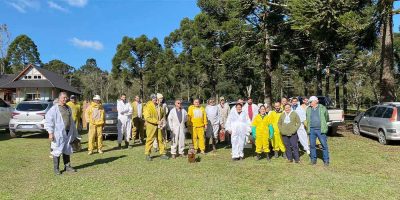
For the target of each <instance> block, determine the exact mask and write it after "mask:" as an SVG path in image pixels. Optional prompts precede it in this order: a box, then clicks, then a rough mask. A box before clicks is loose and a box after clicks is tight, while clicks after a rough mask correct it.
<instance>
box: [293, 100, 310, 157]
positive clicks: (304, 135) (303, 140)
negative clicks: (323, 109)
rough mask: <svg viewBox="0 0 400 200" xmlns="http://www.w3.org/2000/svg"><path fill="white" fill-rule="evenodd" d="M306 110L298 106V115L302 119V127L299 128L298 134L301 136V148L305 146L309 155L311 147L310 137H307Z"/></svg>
mask: <svg viewBox="0 0 400 200" xmlns="http://www.w3.org/2000/svg"><path fill="white" fill-rule="evenodd" d="M306 110H307V107H306V109H303V108H302V107H301V106H298V107H297V109H296V113H297V114H298V115H299V117H300V122H301V125H300V127H299V129H298V130H297V134H298V136H299V141H300V144H301V146H303V148H304V150H305V151H306V152H307V154H310V146H309V144H308V135H307V131H306V128H305V127H304V121H306V118H307V117H306Z"/></svg>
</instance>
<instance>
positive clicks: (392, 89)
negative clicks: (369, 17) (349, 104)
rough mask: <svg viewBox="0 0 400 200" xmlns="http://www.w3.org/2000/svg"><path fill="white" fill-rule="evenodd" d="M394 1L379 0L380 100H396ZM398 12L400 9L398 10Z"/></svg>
mask: <svg viewBox="0 0 400 200" xmlns="http://www.w3.org/2000/svg"><path fill="white" fill-rule="evenodd" d="M393 3H394V0H380V1H378V9H379V10H378V11H379V15H380V26H381V28H380V37H381V45H382V48H381V69H380V89H381V92H380V101H381V102H385V101H386V102H390V101H395V100H396V84H395V83H396V82H395V78H394V71H393V68H394V55H393ZM397 12H398V11H397Z"/></svg>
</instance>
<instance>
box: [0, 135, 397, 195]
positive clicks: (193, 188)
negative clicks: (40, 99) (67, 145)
mask: <svg viewBox="0 0 400 200" xmlns="http://www.w3.org/2000/svg"><path fill="white" fill-rule="evenodd" d="M339 134H340V137H329V139H328V140H329V141H328V143H329V145H330V146H329V147H330V152H331V165H330V166H329V167H328V168H326V167H324V166H323V163H322V161H321V160H318V163H317V166H311V165H309V159H308V157H307V156H306V155H303V156H302V157H301V159H302V163H301V164H289V163H286V161H285V160H283V159H282V158H278V159H272V161H271V162H267V161H266V160H261V161H255V159H254V158H253V157H252V155H250V154H251V153H250V151H247V152H246V153H247V155H250V157H247V158H246V159H245V160H244V161H240V162H232V161H231V159H230V149H219V150H218V152H217V153H216V154H211V153H210V154H207V155H206V156H202V157H201V161H200V162H199V163H196V164H189V163H188V162H187V160H186V159H183V158H178V159H175V160H160V159H159V158H155V159H154V160H153V161H152V162H147V161H145V157H144V146H136V147H134V148H132V149H123V150H114V149H113V148H114V147H115V146H116V141H115V140H114V141H113V140H106V141H105V151H106V152H105V153H104V154H103V155H99V154H94V155H91V156H89V155H87V151H83V152H79V153H76V154H74V155H73V156H72V164H73V166H75V167H76V168H77V169H78V172H77V173H74V174H67V173H65V174H62V175H61V176H55V175H54V174H53V170H52V160H51V158H49V142H48V140H47V139H46V135H43V134H42V135H38V134H36V135H35V134H33V135H27V136H24V137H22V138H16V139H11V138H10V137H9V136H8V134H6V133H4V132H1V133H0V152H1V154H0V177H1V183H2V184H1V187H0V199H322V198H324V199H385V200H386V199H400V194H399V192H398V189H399V188H398V187H399V186H400V145H399V143H395V144H392V145H389V146H382V145H380V144H379V143H378V142H377V141H376V140H375V139H373V138H368V137H360V136H355V135H352V134H351V133H349V132H345V131H343V130H342V131H340V130H339ZM83 137H84V139H85V141H86V139H87V136H86V135H84V136H83ZM83 147H84V148H86V147H87V143H84V145H83Z"/></svg>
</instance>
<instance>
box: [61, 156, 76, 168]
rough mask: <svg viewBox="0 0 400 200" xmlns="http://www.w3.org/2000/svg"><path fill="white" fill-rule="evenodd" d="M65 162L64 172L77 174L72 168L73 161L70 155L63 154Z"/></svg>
mask: <svg viewBox="0 0 400 200" xmlns="http://www.w3.org/2000/svg"><path fill="white" fill-rule="evenodd" d="M63 161H64V171H66V172H76V169H74V168H73V167H71V160H70V156H69V155H66V154H63Z"/></svg>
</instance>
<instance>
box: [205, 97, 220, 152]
mask: <svg viewBox="0 0 400 200" xmlns="http://www.w3.org/2000/svg"><path fill="white" fill-rule="evenodd" d="M206 115H207V129H206V144H207V146H208V145H209V140H210V139H211V140H212V141H211V142H212V149H213V151H214V152H215V151H216V150H217V148H216V146H215V145H216V144H217V143H218V131H219V125H220V122H219V120H220V118H221V117H220V113H219V110H218V106H217V105H215V99H214V98H210V99H209V100H208V105H207V106H206ZM207 146H206V147H207Z"/></svg>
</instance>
